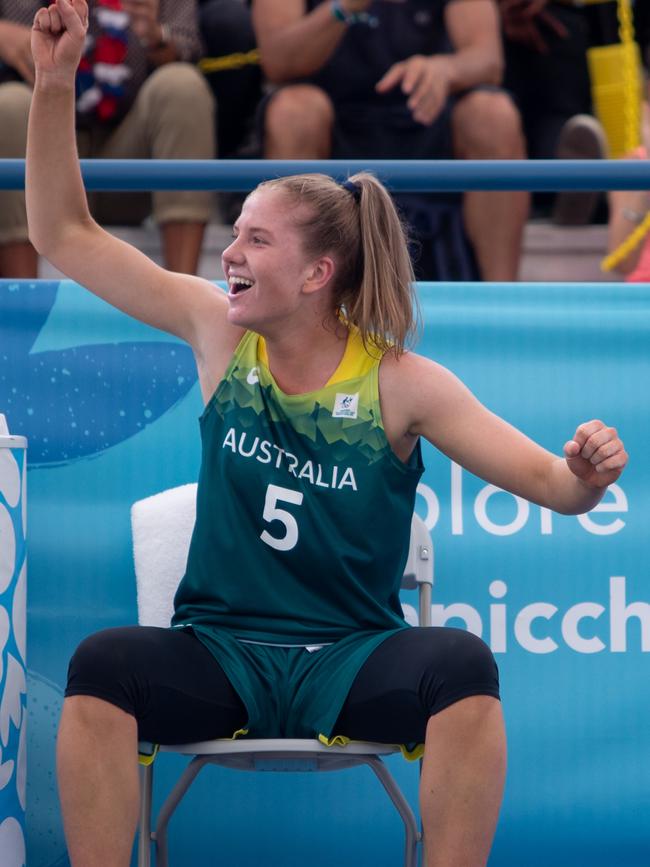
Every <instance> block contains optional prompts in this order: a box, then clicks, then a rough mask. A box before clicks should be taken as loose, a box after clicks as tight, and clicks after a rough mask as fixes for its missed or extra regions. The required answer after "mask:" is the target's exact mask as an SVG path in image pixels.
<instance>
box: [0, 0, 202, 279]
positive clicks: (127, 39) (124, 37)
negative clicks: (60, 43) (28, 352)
mask: <svg viewBox="0 0 650 867" xmlns="http://www.w3.org/2000/svg"><path fill="white" fill-rule="evenodd" d="M41 5H42V4H41V3H40V2H39V0H0V158H22V157H24V156H25V146H26V139H27V118H28V114H29V106H30V102H31V95H32V86H33V82H34V68H33V61H32V56H31V50H30V46H29V40H30V30H31V24H32V21H33V18H34V15H35V13H36V10H37V9H38V8H39V7H40V6H41ZM120 7H121V8H120ZM197 21H198V13H197V7H196V0H122V2H121V3H116V2H114V0H113V2H107V0H93V2H92V3H91V9H90V31H89V33H90V39H89V40H88V42H87V47H86V52H85V56H84V58H82V63H81V64H80V67H79V72H78V74H77V146H78V149H79V155H80V156H81V157H82V158H106V159H147V158H153V159H212V158H213V157H214V156H215V152H216V146H215V134H214V129H215V124H214V112H215V108H214V99H213V96H212V94H211V91H210V88H209V87H208V85H207V83H206V81H205V79H204V78H203V76H202V75H201V73H200V72H199V71H198V69H197V68H196V67H195V66H194V65H193V61H195V60H197V59H198V58H199V57H200V55H201V43H200V38H199V34H198V23H197ZM90 201H91V208H92V211H93V215H94V216H95V218H96V219H97V220H98V222H100V223H106V224H123V225H138V224H140V223H141V222H142V221H143V220H144V219H145V217H147V216H148V215H149V214H150V213H153V218H154V220H155V222H156V223H157V224H158V225H159V226H160V230H161V236H162V251H163V257H164V261H165V265H166V266H167V268H169V269H170V270H172V271H182V272H184V273H196V272H197V270H198V263H199V258H200V253H201V246H202V242H203V234H204V230H205V225H206V223H208V222H209V220H210V217H211V214H212V204H213V196H212V193H211V192H196V191H176V190H173V191H165V192H154V193H153V194H149V193H123V192H121V193H95V194H92V195H91V196H90ZM37 266H38V257H37V255H36V252H35V251H34V248H33V247H32V245H31V244H30V243H29V240H28V234H27V218H26V216H25V197H24V194H23V192H22V190H17V191H1V192H0V277H16V278H18V277H20V278H30V277H36V276H37Z"/></svg>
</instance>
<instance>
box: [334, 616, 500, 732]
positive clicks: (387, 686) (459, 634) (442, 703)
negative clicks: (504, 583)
mask: <svg viewBox="0 0 650 867" xmlns="http://www.w3.org/2000/svg"><path fill="white" fill-rule="evenodd" d="M471 695H491V696H494V697H495V698H498V697H499V679H498V671H497V667H496V663H495V661H494V657H493V656H492V652H491V651H490V649H489V647H488V646H487V645H486V644H485V642H483V641H482V640H481V639H480V638H477V637H476V636H475V635H473V634H472V633H471V632H466V631H465V630H463V629H454V628H450V627H437V626H434V627H412V628H409V629H403V630H402V631H400V632H398V633H396V634H393V635H391V636H389V637H388V638H387V639H386V640H385V641H384V642H382V644H380V645H379V647H378V648H377V649H376V650H375V651H373V653H371V655H370V656H369V657H368V659H367V660H366V662H365V663H364V665H363V666H362V667H361V669H360V671H359V673H358V675H357V677H356V678H355V680H354V682H353V684H352V687H351V689H350V692H349V694H348V697H347V699H346V701H345V704H344V705H343V708H342V710H341V713H340V715H339V718H338V720H337V723H336V725H335V727H334V733H335V734H341V735H346V736H347V737H350V738H353V739H355V740H374V741H378V742H379V743H405V744H408V743H423V742H424V736H425V732H426V727H427V722H428V721H429V719H430V717H431V716H433V715H434V714H436V713H439V712H440V711H441V710H444V708H446V707H448V706H449V705H451V704H453V703H454V702H456V701H459V700H460V699H462V698H467V697H469V696H471Z"/></svg>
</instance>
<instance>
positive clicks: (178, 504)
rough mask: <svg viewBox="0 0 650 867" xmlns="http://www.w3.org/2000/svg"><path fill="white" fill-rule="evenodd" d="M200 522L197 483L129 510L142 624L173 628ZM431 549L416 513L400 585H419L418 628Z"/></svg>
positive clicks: (429, 580)
mask: <svg viewBox="0 0 650 867" xmlns="http://www.w3.org/2000/svg"><path fill="white" fill-rule="evenodd" d="M195 518H196V484H190V485H180V486H179V487H177V488H169V489H168V490H166V491H162V492H161V493H159V494H154V495H153V496H151V497H146V498H145V499H143V500H138V501H137V502H136V503H134V504H133V506H132V507H131V529H132V534H133V560H134V563H135V575H136V584H137V596H138V622H139V623H140V624H142V625H143V626H169V623H170V620H171V618H172V614H173V602H174V594H175V592H176V588H177V587H178V583H179V581H180V580H181V578H182V577H183V574H184V572H185V565H186V562H187V551H188V549H189V545H190V539H191V536H192V529H193V527H194V521H195ZM432 584H433V545H432V542H431V536H430V534H429V531H428V530H427V528H426V526H425V524H424V521H423V520H422V518H420V517H419V516H418V515H415V514H414V515H413V521H412V523H411V542H410V547H409V555H408V560H407V562H406V567H405V569H404V576H403V579H402V586H404V587H406V588H408V589H413V588H415V587H419V588H420V590H421V591H422V590H423V589H424V590H425V592H424V594H423V593H422V592H421V594H420V624H421V625H423V626H424V625H429V623H430V612H431V585H432Z"/></svg>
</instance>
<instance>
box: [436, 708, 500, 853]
mask: <svg viewBox="0 0 650 867" xmlns="http://www.w3.org/2000/svg"><path fill="white" fill-rule="evenodd" d="M505 772H506V738H505V728H504V724H503V715H502V712H501V703H500V702H499V701H498V700H497V699H495V698H492V697H490V696H484V695H479V696H472V697H470V698H466V699H462V700H461V701H458V702H456V703H455V704H453V705H451V706H450V707H448V708H445V710H443V711H441V712H440V713H438V714H436V715H435V716H433V717H431V719H430V720H429V723H428V726H427V733H426V742H425V749H424V760H423V763H422V777H421V780H420V810H421V815H422V826H423V829H424V845H425V855H426V860H425V863H426V867H483V865H485V864H486V863H487V859H488V856H489V854H490V847H491V845H492V838H493V837H494V832H495V829H496V824H497V819H498V815H499V808H500V806H501V799H502V797H503V787H504V783H505Z"/></svg>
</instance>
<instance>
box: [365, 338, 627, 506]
mask: <svg viewBox="0 0 650 867" xmlns="http://www.w3.org/2000/svg"><path fill="white" fill-rule="evenodd" d="M382 379H383V382H382V407H387V408H388V405H390V407H391V410H390V411H389V413H388V414H389V416H392V418H393V419H395V420H398V419H399V424H400V425H401V426H403V430H404V431H405V432H406V435H408V436H411V437H415V436H423V437H425V439H427V440H429V442H431V443H432V444H433V445H434V446H436V448H438V449H440V451H442V452H444V453H445V454H446V455H448V456H449V457H450V458H451V459H452V460H453V461H455V462H456V463H458V464H460V465H461V466H463V467H465V468H466V469H467V470H469V471H470V472H472V473H474V474H475V475H477V476H480V477H481V478H482V479H485V480H486V481H487V482H490V483H492V484H494V485H497V486H498V487H500V488H503V489H505V490H508V491H511V492H512V493H514V494H517V495H519V496H521V497H524V498H525V499H527V500H530V501H531V502H533V503H537V504H539V505H541V506H546V507H548V508H550V509H554V510H555V511H557V512H562V513H564V514H580V513H582V512H587V511H589V509H592V508H593V507H594V506H595V505H596V504H597V503H598V502H599V501H600V499H601V498H602V496H603V494H604V492H605V489H606V488H607V486H608V485H610V484H611V483H612V482H615V481H616V479H618V477H619V476H620V474H621V473H622V472H623V469H624V467H625V465H626V463H627V453H626V452H625V449H624V447H623V443H622V442H621V440H620V438H619V436H618V433H617V432H616V430H615V429H614V428H612V427H608V426H607V425H605V424H603V422H601V421H597V420H592V421H588V422H585V423H583V424H580V425H579V426H578V428H577V429H576V431H575V433H574V434H573V436H572V438H571V439H570V440H568V442H566V443H565V445H564V455H563V457H559V456H557V455H554V454H551V452H549V451H547V450H546V449H544V448H543V447H542V446H540V445H539V444H538V443H536V442H534V441H533V440H531V439H530V438H529V437H527V436H526V435H525V434H523V433H522V432H521V431H519V430H517V428H515V427H513V426H512V425H511V424H508V422H506V421H504V420H503V419H502V418H500V417H499V416H497V415H495V414H494V413H493V412H490V410H488V409H487V408H486V407H485V406H483V404H481V403H480V401H479V400H477V398H476V397H475V396H474V395H473V394H472V392H471V391H470V390H469V389H468V388H467V387H466V386H465V385H464V384H463V383H462V382H461V381H460V380H459V379H458V378H457V377H456V376H455V375H454V374H453V373H451V372H450V371H449V370H447V369H446V368H444V367H442V366H441V365H439V364H436V363H435V362H433V361H431V360H429V359H427V358H423V357H422V356H418V355H415V354H413V353H407V354H405V355H404V356H402V358H401V359H400V360H399V361H397V362H395V363H394V364H392V365H388V366H386V369H385V372H384V375H383V377H382Z"/></svg>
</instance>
